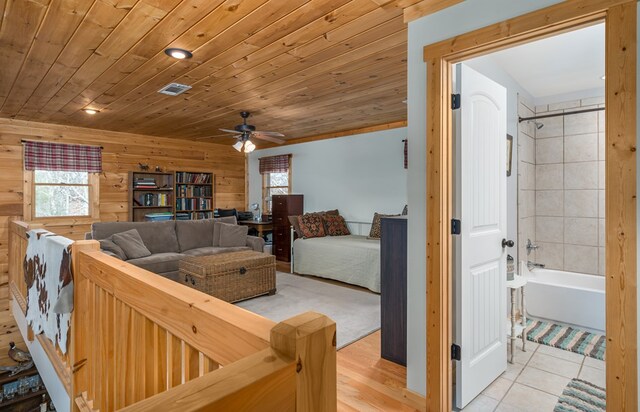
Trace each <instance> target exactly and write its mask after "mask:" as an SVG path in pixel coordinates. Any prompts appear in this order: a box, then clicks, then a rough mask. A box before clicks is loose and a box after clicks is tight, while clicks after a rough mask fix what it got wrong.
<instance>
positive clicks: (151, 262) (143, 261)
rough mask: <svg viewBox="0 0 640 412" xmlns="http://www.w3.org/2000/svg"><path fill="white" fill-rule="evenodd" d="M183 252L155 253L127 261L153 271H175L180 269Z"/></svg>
mask: <svg viewBox="0 0 640 412" xmlns="http://www.w3.org/2000/svg"><path fill="white" fill-rule="evenodd" d="M184 258H185V255H184V254H182V253H174V252H168V253H155V254H153V255H151V256H146V257H143V258H138V259H131V260H127V263H131V264H132V265H136V266H138V267H141V268H143V269H146V270H148V271H150V272H153V273H166V272H175V271H177V270H178V262H180V260H181V259H184Z"/></svg>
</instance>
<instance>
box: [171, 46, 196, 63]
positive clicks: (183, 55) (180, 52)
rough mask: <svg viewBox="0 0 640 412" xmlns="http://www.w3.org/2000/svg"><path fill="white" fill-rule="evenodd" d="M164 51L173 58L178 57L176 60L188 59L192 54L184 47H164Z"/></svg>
mask: <svg viewBox="0 0 640 412" xmlns="http://www.w3.org/2000/svg"><path fill="white" fill-rule="evenodd" d="M164 52H165V53H166V54H167V56H171V57H173V58H174V59H178V60H183V59H190V58H191V57H193V54H191V52H190V51H187V50H184V49H178V48H175V47H172V48H169V49H166V50H165V51H164Z"/></svg>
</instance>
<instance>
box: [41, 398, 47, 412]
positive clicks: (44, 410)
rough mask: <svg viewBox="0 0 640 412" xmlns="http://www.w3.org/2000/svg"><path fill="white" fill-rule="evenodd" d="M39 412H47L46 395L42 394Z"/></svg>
mask: <svg viewBox="0 0 640 412" xmlns="http://www.w3.org/2000/svg"><path fill="white" fill-rule="evenodd" d="M40 412H47V394H46V393H43V394H42V402H40Z"/></svg>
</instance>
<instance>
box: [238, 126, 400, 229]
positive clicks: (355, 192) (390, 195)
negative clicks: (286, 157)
mask: <svg viewBox="0 0 640 412" xmlns="http://www.w3.org/2000/svg"><path fill="white" fill-rule="evenodd" d="M406 136H407V129H406V128H405V127H402V128H398V129H392V130H385V131H379V132H372V133H363V134H358V135H354V136H347V137H340V138H335V139H327V140H318V141H315V142H309V143H300V144H295V145H290V146H282V147H276V148H271V149H265V150H256V151H255V152H253V153H251V154H250V155H249V172H248V173H249V203H253V202H258V203H260V204H262V202H261V191H262V176H261V175H260V172H259V170H258V164H259V162H258V159H259V158H260V157H264V156H272V155H276V154H283V153H291V154H293V157H292V177H291V179H292V191H293V193H301V194H304V210H305V212H313V211H319V210H328V209H336V208H337V209H338V210H340V214H342V215H343V216H344V217H345V219H346V220H355V221H364V222H371V220H372V219H373V213H374V212H379V213H389V214H397V213H400V212H402V208H403V207H404V205H405V204H407V170H406V169H404V166H403V156H404V155H403V153H404V146H403V143H402V140H403V139H405V138H406ZM409 151H411V148H410V149H409Z"/></svg>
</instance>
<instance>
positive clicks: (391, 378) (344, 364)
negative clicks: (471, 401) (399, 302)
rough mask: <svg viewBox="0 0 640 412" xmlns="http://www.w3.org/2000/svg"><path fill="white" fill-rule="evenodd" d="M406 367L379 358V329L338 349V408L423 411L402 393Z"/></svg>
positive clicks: (342, 409) (421, 406)
mask: <svg viewBox="0 0 640 412" xmlns="http://www.w3.org/2000/svg"><path fill="white" fill-rule="evenodd" d="M406 375H407V373H406V368H405V367H404V366H400V365H398V364H395V363H393V362H389V361H386V360H384V359H381V358H380V331H377V332H375V333H372V334H371V335H369V336H367V337H365V338H363V339H360V340H359V341H357V342H355V343H352V344H351V345H349V346H346V347H344V348H342V349H340V350H339V351H338V410H339V411H424V410H426V408H425V406H424V405H419V404H418V403H417V402H415V401H414V400H413V399H408V398H406V397H405V396H404V388H405V387H406Z"/></svg>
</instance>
